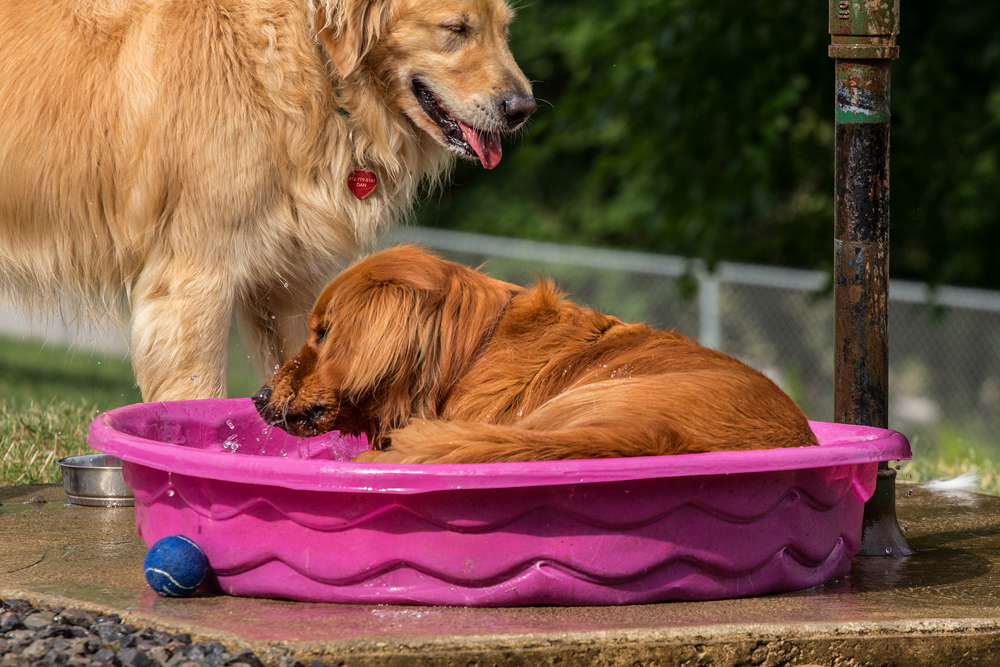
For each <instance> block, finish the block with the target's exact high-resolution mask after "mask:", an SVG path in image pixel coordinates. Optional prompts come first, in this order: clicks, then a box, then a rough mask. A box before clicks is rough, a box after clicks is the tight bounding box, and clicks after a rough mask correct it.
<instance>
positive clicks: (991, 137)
mask: <svg viewBox="0 0 1000 667" xmlns="http://www.w3.org/2000/svg"><path fill="white" fill-rule="evenodd" d="M902 12H903V16H902V25H903V34H902V35H901V37H900V43H901V48H902V54H903V56H902V57H901V58H900V59H899V60H897V61H895V62H894V63H893V100H892V106H893V112H894V119H893V148H892V151H893V153H892V169H893V179H892V184H893V192H892V201H893V228H892V243H893V251H892V252H893V272H894V274H895V275H900V276H907V277H913V278H920V279H928V280H931V281H932V282H933V281H947V282H952V283H967V284H980V285H989V286H1000V270H998V269H1000V256H998V255H997V253H994V252H991V250H990V249H991V248H995V247H997V246H998V242H1000V225H996V224H995V223H994V219H995V215H996V213H995V212H996V211H997V210H1000V206H998V204H1000V201H998V198H1000V188H998V187H997V183H996V180H995V179H996V173H997V160H998V157H997V150H998V146H1000V142H998V139H1000V135H998V130H1000V76H998V74H1000V72H998V67H1000V4H997V3H982V2H975V1H974V0H944V1H943V2H940V3H931V2H927V1H926V0H924V1H923V2H919V1H915V0H910V1H909V2H907V3H904V5H903V7H902ZM829 43H830V36H829V34H828V28H827V3H826V2H825V1H821V2H811V3H801V2H792V1H790V0H750V1H749V2H748V1H745V0H743V1H741V0H713V2H707V3H706V2H696V1H695V0H621V1H620V2H613V3H608V2H600V1H598V0H574V1H573V2H567V1H565V0H562V1H560V0H550V1H548V2H538V3H533V4H530V5H527V6H525V7H523V8H521V9H520V10H519V14H518V19H517V21H516V22H515V24H514V26H513V41H512V45H511V46H512V50H513V51H514V54H515V56H516V57H517V58H518V60H519V62H520V63H521V65H522V67H523V69H524V70H525V73H526V74H527V75H528V77H529V78H531V79H532V80H533V81H534V85H535V94H536V96H537V97H538V98H540V100H541V106H540V108H539V110H538V112H536V114H535V117H534V119H533V120H532V124H531V127H530V129H528V130H527V131H526V132H525V134H524V135H523V136H522V137H521V138H520V139H519V140H518V141H517V142H516V145H515V146H508V150H507V156H506V157H505V158H504V161H503V162H501V164H500V165H499V166H498V167H497V168H496V169H494V170H493V171H491V172H485V171H483V170H482V169H481V167H479V165H478V164H476V165H473V164H471V163H464V162H463V163H462V164H460V165H459V166H458V168H457V169H456V174H455V183H456V184H455V186H453V187H452V188H450V189H449V190H448V191H447V192H445V193H443V194H442V195H441V196H440V197H439V198H437V199H435V200H433V201H431V202H430V203H429V204H428V205H426V206H425V208H424V210H423V211H422V213H421V224H425V225H430V226H441V227H449V228H460V229H465V230H469V231H478V232H484V233H491V234H499V235H507V236H519V237H524V238H535V239H545V240H554V241H562V242H570V243H579V244H584V245H598V246H613V247H630V248H637V249H643V250H650V251H657V252H665V253H671V254H680V255H685V256H698V257H702V258H705V259H706V260H708V261H709V262H710V263H711V262H714V261H717V260H720V259H728V260H738V261H752V262H761V263H773V264H781V265H788V266H801V267H807V268H829V266H830V264H831V255H832V250H831V249H832V243H831V238H832V236H833V230H832V227H833V223H832V217H833V206H832V198H833V197H832V195H833V61H832V60H831V59H830V58H829V57H828V56H827V54H826V47H827V45H828V44H829Z"/></svg>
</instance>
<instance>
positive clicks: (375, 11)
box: [314, 0, 392, 79]
mask: <svg viewBox="0 0 1000 667" xmlns="http://www.w3.org/2000/svg"><path fill="white" fill-rule="evenodd" d="M314 2H315V4H316V5H317V6H315V12H316V25H317V28H318V30H319V37H320V39H321V40H322V42H323V45H324V46H325V47H326V50H327V53H329V54H330V60H332V61H333V65H334V67H336V69H337V72H338V73H339V74H340V76H341V77H342V78H345V79H346V78H347V77H349V76H350V75H351V74H352V73H353V72H354V71H355V69H357V67H358V64H359V63H360V62H361V61H362V60H363V59H364V57H365V56H366V55H367V54H368V51H369V50H370V49H371V47H372V46H373V45H374V44H375V43H376V42H377V41H378V40H379V37H380V36H381V35H382V34H383V33H384V32H385V30H386V29H387V28H388V25H389V21H390V19H391V17H392V1H391V0H314Z"/></svg>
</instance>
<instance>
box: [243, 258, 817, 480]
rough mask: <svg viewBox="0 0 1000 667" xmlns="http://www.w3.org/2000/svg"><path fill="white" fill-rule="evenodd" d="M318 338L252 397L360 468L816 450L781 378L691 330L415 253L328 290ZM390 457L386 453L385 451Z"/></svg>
mask: <svg viewBox="0 0 1000 667" xmlns="http://www.w3.org/2000/svg"><path fill="white" fill-rule="evenodd" d="M309 327H310V334H309V338H308V340H307V342H306V344H305V346H304V347H303V348H302V350H301V351H300V352H299V354H298V356H296V357H295V358H294V359H292V360H291V361H289V362H288V363H287V364H285V366H284V367H283V368H282V369H281V370H280V371H279V372H278V373H276V374H275V375H274V377H272V378H271V380H270V381H269V382H268V383H267V384H266V385H265V386H264V387H263V388H262V389H261V390H260V391H259V392H257V394H255V395H254V402H255V403H256V405H257V409H258V410H259V411H260V413H261V416H262V417H263V418H264V420H265V421H267V422H269V423H271V424H274V425H277V426H279V427H281V428H283V429H285V430H286V431H288V432H290V433H292V434H295V435H299V436H311V435H316V434H317V433H322V432H325V431H330V430H339V431H342V432H345V433H350V434H357V433H366V434H368V437H369V439H370V440H371V441H372V443H373V445H374V447H375V451H372V452H369V453H366V454H362V455H361V457H359V459H360V460H368V461H393V462H401V463H469V462H485V461H528V460H555V459H574V458H598V457H618V456H649V455H656V454H677V453H682V452H704V451H710V450H739V449H766V448H772V447H796V446H800V445H815V444H817V443H816V438H815V436H814V435H813V433H812V431H811V430H810V428H809V425H808V423H807V422H806V418H805V416H804V415H803V414H802V412H801V411H800V410H799V408H798V407H797V406H796V405H795V403H794V402H793V401H792V399H791V398H789V397H788V395H786V394H785V393H784V392H782V391H781V389H779V388H778V387H777V385H775V384H774V383H773V382H772V381H771V380H769V379H768V378H767V377H765V376H764V375H762V374H761V373H758V372H757V371H755V370H754V369H752V368H750V367H749V366H747V365H746V364H743V363H741V362H739V361H737V360H736V359H734V358H732V357H730V356H727V355H725V354H722V353H721V352H716V351H715V350H711V349H709V348H705V347H702V346H701V345H698V344H697V343H696V342H694V341H693V340H691V339H690V338H687V337H686V336H682V335H680V334H676V333H671V332H665V331H656V330H653V329H651V328H649V327H648V326H646V325H643V324H625V323H623V322H621V321H620V320H618V319H615V318H614V317H610V316H608V315H603V314H601V313H598V312H596V311H593V310H589V309H586V308H581V307H580V306H577V305H575V304H572V303H570V302H569V301H567V300H566V299H564V298H563V297H562V295H560V294H558V293H557V292H556V291H555V290H554V288H553V286H552V285H551V283H546V282H540V283H539V284H538V285H536V286H535V287H531V288H528V289H524V288H521V287H517V286H515V285H511V284H508V283H504V282H501V281H499V280H494V279H493V278H490V277H488V276H485V275H483V274H482V273H478V272H476V271H473V270H471V269H468V268H465V267H463V266H460V265H458V264H454V263H452V262H446V261H444V260H441V259H438V258H437V257H434V256H432V255H429V254H427V253H425V252H423V251H420V250H418V249H415V248H412V247H407V246H403V247H397V248H392V249H389V250H386V251H383V252H381V253H378V254H376V255H373V256H371V257H369V258H368V259H365V260H363V261H361V262H360V263H357V264H355V265H354V266H352V267H350V268H349V269H347V270H346V271H344V272H343V273H342V274H341V275H340V276H338V277H337V278H336V279H335V280H334V281H333V282H332V283H330V285H329V286H328V287H327V288H326V289H325V290H324V291H323V293H322V295H321V296H320V298H319V300H318V301H317V302H316V307H315V308H314V309H313V313H312V316H311V318H310V322H309ZM379 450H381V451H379Z"/></svg>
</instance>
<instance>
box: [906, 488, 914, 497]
mask: <svg viewBox="0 0 1000 667" xmlns="http://www.w3.org/2000/svg"><path fill="white" fill-rule="evenodd" d="M912 495H913V489H907V490H906V497H907V498H909V497H910V496H912Z"/></svg>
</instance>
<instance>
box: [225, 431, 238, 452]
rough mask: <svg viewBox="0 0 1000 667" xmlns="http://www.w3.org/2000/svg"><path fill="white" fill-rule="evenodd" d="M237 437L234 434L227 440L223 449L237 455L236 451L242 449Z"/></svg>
mask: <svg viewBox="0 0 1000 667" xmlns="http://www.w3.org/2000/svg"><path fill="white" fill-rule="evenodd" d="M237 437H238V436H237V435H236V434H235V433H233V434H232V435H231V436H229V437H228V438H226V441H225V442H224V443H222V448H223V449H225V450H226V451H230V452H233V453H234V454H235V453H236V450H237V449H239V448H240V443H239V442H237Z"/></svg>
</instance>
